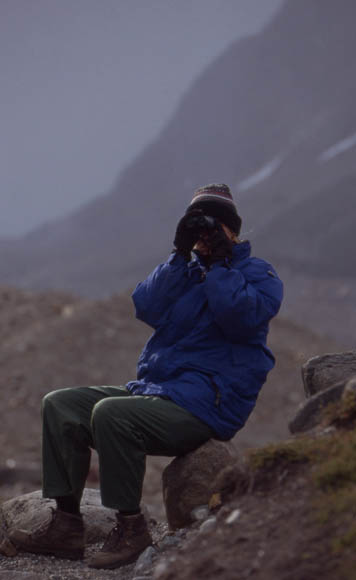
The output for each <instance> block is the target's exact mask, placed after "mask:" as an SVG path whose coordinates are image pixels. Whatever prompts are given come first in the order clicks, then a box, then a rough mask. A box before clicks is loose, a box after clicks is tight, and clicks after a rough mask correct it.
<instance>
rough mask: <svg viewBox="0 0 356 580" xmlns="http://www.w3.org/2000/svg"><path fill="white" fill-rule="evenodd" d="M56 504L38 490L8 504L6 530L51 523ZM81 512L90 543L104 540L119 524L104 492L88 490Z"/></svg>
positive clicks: (3, 515) (2, 513) (3, 513)
mask: <svg viewBox="0 0 356 580" xmlns="http://www.w3.org/2000/svg"><path fill="white" fill-rule="evenodd" d="M51 507H55V501H54V500H50V499H44V498H42V492H41V491H34V492H32V493H27V494H25V495H21V496H19V497H15V498H13V499H10V500H8V501H6V502H4V503H3V504H2V505H1V508H0V519H1V522H2V525H3V528H5V529H6V530H7V533H9V532H10V531H11V530H13V529H18V528H22V529H24V530H32V529H33V528H34V527H37V526H38V525H39V524H40V523H41V522H42V521H44V520H47V519H48V517H49V512H50V509H51ZM81 510H82V513H83V517H84V521H85V525H86V528H87V544H93V543H95V542H99V541H101V540H103V539H104V538H105V537H106V535H107V534H108V533H109V531H110V530H111V529H112V527H113V526H114V525H115V524H116V517H115V511H114V510H111V509H108V508H105V507H103V506H102V505H101V500H100V492H99V491H98V490H96V489H85V491H84V495H83V500H82V505H81Z"/></svg>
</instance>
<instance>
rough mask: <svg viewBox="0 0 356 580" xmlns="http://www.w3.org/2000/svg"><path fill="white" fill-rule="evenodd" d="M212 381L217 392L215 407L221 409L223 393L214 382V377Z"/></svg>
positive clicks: (211, 378)
mask: <svg viewBox="0 0 356 580" xmlns="http://www.w3.org/2000/svg"><path fill="white" fill-rule="evenodd" d="M210 380H211V384H212V385H213V388H214V391H215V402H214V405H215V407H220V401H221V393H220V390H219V387H218V386H217V384H216V382H215V381H214V379H213V377H212V376H211V377H210Z"/></svg>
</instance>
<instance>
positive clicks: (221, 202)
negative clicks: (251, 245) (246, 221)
mask: <svg viewBox="0 0 356 580" xmlns="http://www.w3.org/2000/svg"><path fill="white" fill-rule="evenodd" d="M192 209H201V210H203V212H204V213H205V215H209V216H211V217H214V218H216V219H218V220H219V221H220V222H222V223H223V224H225V225H226V226H227V227H228V228H230V230H232V231H233V232H235V233H236V235H239V233H240V230H241V218H240V216H239V214H238V213H237V209H236V206H235V203H234V200H233V198H232V195H231V191H230V188H229V187H228V186H227V185H225V183H211V184H209V185H204V186H203V187H199V189H197V190H196V191H195V192H194V195H193V199H192V201H191V202H190V204H189V206H188V209H187V212H189V211H191V210H192Z"/></svg>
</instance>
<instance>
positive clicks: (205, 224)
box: [186, 215, 216, 230]
mask: <svg viewBox="0 0 356 580" xmlns="http://www.w3.org/2000/svg"><path fill="white" fill-rule="evenodd" d="M186 227H187V228H189V229H190V230H193V229H194V230H213V229H214V228H216V220H215V218H213V217H211V216H209V215H192V216H191V217H190V218H189V219H187V221H186Z"/></svg>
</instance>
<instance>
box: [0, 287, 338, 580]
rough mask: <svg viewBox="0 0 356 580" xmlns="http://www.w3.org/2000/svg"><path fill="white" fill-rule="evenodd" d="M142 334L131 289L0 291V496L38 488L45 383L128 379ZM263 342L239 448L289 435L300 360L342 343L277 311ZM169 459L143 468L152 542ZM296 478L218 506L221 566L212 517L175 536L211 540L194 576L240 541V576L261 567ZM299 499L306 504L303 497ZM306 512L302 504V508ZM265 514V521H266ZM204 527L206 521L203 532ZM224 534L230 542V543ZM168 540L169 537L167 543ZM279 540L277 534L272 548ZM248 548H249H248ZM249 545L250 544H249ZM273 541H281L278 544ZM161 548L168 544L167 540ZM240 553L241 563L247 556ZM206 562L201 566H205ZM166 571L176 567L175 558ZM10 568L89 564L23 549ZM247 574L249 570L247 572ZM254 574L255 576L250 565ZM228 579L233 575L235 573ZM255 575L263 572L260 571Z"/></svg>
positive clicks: (77, 573)
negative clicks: (104, 295) (261, 375)
mask: <svg viewBox="0 0 356 580" xmlns="http://www.w3.org/2000/svg"><path fill="white" fill-rule="evenodd" d="M149 333H150V330H149V329H148V328H146V327H145V326H144V325H143V324H142V323H140V322H138V321H136V320H135V319H134V314H133V309H132V305H131V300H130V297H129V295H123V296H114V297H112V298H111V299H108V300H105V301H90V300H83V299H78V298H76V297H73V296H71V295H67V294H63V293H55V292H51V293H42V294H34V293H30V292H24V291H19V290H15V289H11V288H2V289H1V291H0V339H1V349H0V369H1V372H0V404H1V407H2V420H1V425H0V449H1V457H0V497H1V498H2V499H3V500H4V499H7V498H10V497H14V496H16V495H19V494H21V493H24V492H28V491H32V490H35V489H38V488H39V487H40V481H41V473H40V429H41V427H40V401H41V398H42V396H43V395H44V394H45V393H46V392H48V391H50V390H52V389H55V388H61V387H64V386H72V385H89V384H123V383H125V382H127V381H128V380H130V379H131V378H132V377H133V376H135V365H136V360H137V356H138V353H139V351H140V349H141V348H142V346H143V344H144V342H145V341H146V340H147V338H148V336H149ZM270 346H271V348H272V350H273V351H274V353H275V354H276V357H277V365H276V368H275V369H274V370H273V372H272V373H271V374H270V377H269V380H268V382H267V384H266V385H265V386H264V388H263V390H262V393H261V395H260V398H259V401H258V404H257V406H256V409H255V411H254V413H253V415H252V416H251V417H250V420H249V422H248V424H247V426H246V427H245V428H244V429H243V430H242V431H241V432H240V433H238V434H237V436H236V437H235V439H234V445H236V447H237V448H238V449H240V450H248V449H251V448H255V447H259V446H261V445H265V444H267V443H271V442H277V441H282V440H283V439H285V438H286V437H288V420H290V419H291V418H292V417H293V415H294V414H295V411H296V407H297V406H298V404H299V403H300V402H301V401H302V400H303V399H304V393H303V387H302V381H301V378H300V366H301V364H302V363H303V362H304V361H305V360H306V359H308V358H310V357H311V356H313V355H316V354H321V353H324V352H333V351H337V350H341V348H342V346H343V345H337V344H335V343H334V342H333V341H331V340H330V339H327V338H321V337H318V336H316V335H313V334H312V333H310V332H308V331H306V330H304V329H303V327H302V326H300V327H298V326H296V325H294V324H291V323H289V322H288V321H286V320H283V319H277V320H276V321H275V322H274V323H273V325H272V331H271V336H270ZM169 461H170V460H169V459H165V458H150V460H149V461H148V466H147V473H146V480H145V490H144V501H145V503H146V504H147V506H148V509H149V511H150V514H151V516H152V518H153V519H155V520H156V521H158V522H159V525H158V526H156V532H155V533H156V537H157V542H160V541H162V539H163V536H164V534H165V533H166V531H167V530H166V528H165V527H164V521H165V513H164V509H163V505H162V500H161V472H162V468H163V467H164V466H165V465H166V464H167V463H168V462H169ZM303 477H304V476H303V470H302V471H301V473H299V475H298V477H297V478H293V479H290V480H289V479H288V481H289V482H290V483H289V484H288V486H286V487H284V491H283V494H285V496H284V495H281V494H280V491H278V489H276V490H275V492H273V493H274V495H273V494H271V495H270V496H269V497H268V501H266V499H263V497H264V496H263V494H262V495H261V497H260V498H259V495H258V494H257V496H254V499H253V500H252V499H251V498H250V497H249V496H248V497H247V498H244V500H243V505H242V504H241V503H240V500H239V501H237V502H236V503H235V504H234V503H232V504H231V506H228V507H226V510H227V511H225V512H224V509H225V507H224V508H223V509H222V510H221V511H220V512H219V514H218V515H217V520H216V521H215V523H214V525H215V524H216V525H217V526H218V528H217V529H219V530H220V529H221V530H222V531H219V532H217V531H216V533H219V534H220V535H222V537H223V538H224V542H225V543H226V551H224V554H222V556H221V558H220V560H219V561H220V564H219V563H218V564H214V565H213V566H212V565H211V564H209V561H208V560H206V558H208V555H209V553H211V550H213V547H212V546H211V545H210V544H211V543H212V542H211V541H210V540H211V538H213V536H214V534H215V531H214V534H213V530H214V526H213V524H207V527H206V528H205V531H202V530H200V525H201V522H200V523H199V522H197V524H196V525H195V527H194V526H193V529H192V530H190V531H188V530H187V531H186V534H187V535H188V536H189V537H190V539H189V541H188V540H184V541H183V540H182V538H178V540H179V545H180V546H183V544H184V545H185V544H187V545H188V546H190V547H189V548H187V549H188V551H189V550H190V551H191V552H192V553H194V550H195V548H194V546H196V545H197V544H200V543H202V545H205V543H206V542H207V545H209V550H207V551H206V550H205V549H204V554H202V555H201V566H202V568H201V570H200V571H199V570H198V571H195V572H194V574H195V576H194V574H193V572H192V576H191V577H192V578H193V577H205V576H206V577H210V576H209V574H212V573H213V571H214V570H215V576H214V577H216V574H217V573H218V571H219V570H220V572H219V573H222V571H224V575H223V576H221V577H224V578H229V577H230V576H229V574H230V572H228V568H229V567H227V568H226V567H225V563H227V562H228V561H230V560H229V559H231V562H232V560H233V558H236V550H237V549H239V547H240V546H241V553H243V554H248V559H249V562H250V564H251V565H250V566H249V567H248V566H247V564H246V567H245V568H244V571H241V572H239V574H240V576H239V577H241V578H243V577H248V574H247V570H250V569H251V570H252V568H253V565H252V563H251V562H255V561H256V562H257V561H258V562H259V564H258V566H260V564H261V563H262V562H263V561H266V560H268V561H270V557H269V555H267V552H266V550H265V549H264V547H263V546H264V542H265V541H266V538H268V540H270V539H271V538H270V535H271V528H273V529H275V530H276V532H275V533H276V534H277V535H278V534H280V541H282V538H283V535H286V529H285V528H284V527H280V525H279V522H281V521H284V520H285V521H286V522H288V521H289V516H288V514H289V515H290V517H291V520H290V521H291V525H293V517H294V516H293V509H294V508H293V506H294V504H295V503H296V502H301V501H304V500H305V501H306V499H305V498H306V496H307V495H308V491H306V490H305V487H303V483H302V480H303ZM97 479H98V478H97V467H96V460H95V457H94V460H93V466H92V470H91V474H90V480H89V482H88V484H89V486H90V487H95V486H97ZM298 481H299V484H298ZM293 486H294V487H293ZM298 486H299V487H298ZM261 493H262V492H261ZM296 498H298V499H297V500H296ZM246 501H247V502H248V503H246ZM251 502H253V504H252V503H251ZM305 505H306V506H307V503H305ZM236 509H238V510H240V512H241V513H240V514H239V516H238V517H237V518H236V521H237V520H239V521H240V522H243V521H244V518H246V526H247V528H248V526H250V528H249V530H248V529H247V528H246V533H245V532H244V533H242V532H241V529H242V528H241V529H240V524H239V530H240V531H239V532H238V533H239V534H240V532H241V533H242V536H244V534H245V535H246V534H247V536H248V537H249V538H250V539H249V540H248V541H246V540H245V539H244V538H243V537H242V536H241V539H239V537H238V534H237V536H236V537H235V532H234V534H232V535H231V533H232V530H235V529H237V528H236V526H235V524H234V525H233V523H231V524H229V523H226V519H227V518H228V516H229V515H231V512H234V510H236ZM306 511H308V510H307V508H306ZM249 513H251V518H250V517H248V515H247V514H249ZM296 514H297V512H296ZM214 517H215V516H214ZM299 517H303V516H302V515H301V514H299V516H297V515H295V519H296V520H297V519H298V518H299ZM258 518H259V519H258ZM247 519H248V520H249V521H250V524H248V522H247ZM234 521H235V520H234ZM258 521H261V523H260V524H259V525H257V522H258ZM267 522H270V524H268V525H267ZM255 524H256V525H255ZM152 525H153V524H152ZM209 525H210V526H212V527H211V529H210V531H209V533H207V530H208V529H209ZM293 527H294V526H293ZM295 527H296V528H297V527H298V526H295ZM224 530H225V531H224ZM283 530H284V531H283ZM277 532H278V533H277ZM266 534H267V535H266ZM287 535H288V534H287ZM230 536H231V547H229V537H230ZM272 536H273V534H272ZM194 538H196V539H194ZM233 538H235V539H234V540H233ZM263 538H265V540H264V539H263ZM174 541H175V540H172V544H173V543H174ZM194 542H195V543H194ZM248 542H250V543H248ZM277 544H278V538H277V537H276V546H277ZM251 546H254V548H253V549H252V548H251ZM257 546H258V549H257ZM255 548H256V549H257V551H256V552H253V550H255ZM182 549H183V551H182V552H179V558H178V556H177V555H174V554H173V553H172V558H173V562H174V558H178V559H177V562H178V564H177V570H176V571H175V572H174V574H175V575H174V576H170V574H171V572H169V573H168V572H167V570H166V569H165V568H164V565H166V564H167V562H169V557H168V556H167V555H165V559H164V562H163V563H162V566H161V569H160V568H159V566H158V568H157V570H156V572H155V574H156V576H157V578H158V577H159V576H160V575H161V576H162V578H165V577H166V576H167V578H171V577H172V578H173V577H174V578H179V575H178V574H179V572H178V568H179V566H180V565H179V562H181V561H182V562H183V561H184V562H185V561H187V562H188V560H187V554H186V552H184V547H183V548H182ZM281 549H284V547H283V545H282V544H281ZM169 550H173V548H171V547H170V548H169ZM271 551H272V548H271ZM277 552H278V550H277ZM258 554H259V555H258ZM265 554H266V555H265ZM252 556H253V557H252ZM275 557H277V554H276V555H275ZM291 557H292V555H291ZM181 558H183V559H182V560H181ZM256 558H257V560H256ZM213 560H214V562H215V561H216V560H217V559H216V557H215V556H214V558H213ZM239 561H241V566H243V562H246V558H245V559H241V560H240V559H239ZM203 562H205V563H204V564H203ZM163 564H164V565H163ZM157 565H158V564H157ZM170 565H173V564H172V563H171V564H170ZM226 565H227V564H226ZM236 565H237V563H236ZM187 566H188V564H187ZM251 566H252V568H251ZM256 566H257V564H256ZM219 567H220V568H219ZM206 568H207V569H208V572H204V571H203V569H204V570H205V569H206ZM225 568H226V569H225ZM173 569H174V570H175V568H174V566H173V568H172V570H173ZM184 569H185V568H184ZM258 569H259V568H258ZM11 570H12V571H13V572H16V574H17V576H16V577H17V578H19V580H20V578H21V576H20V575H19V574H20V573H22V574H23V573H25V572H28V573H29V572H32V573H35V574H36V573H37V574H39V572H40V570H42V572H43V573H44V576H43V577H44V578H52V580H56V579H57V578H58V579H62V578H68V579H70V578H92V577H94V576H90V572H88V571H87V572H84V570H85V564H83V563H75V564H73V563H65V561H54V560H53V559H49V558H42V557H32V556H29V555H21V556H18V557H16V558H13V559H4V558H1V559H0V578H1V577H9V578H10V577H11V576H1V574H2V572H4V573H5V571H6V573H7V574H9V573H10V571H11ZM160 570H161V571H160ZM136 572H137V573H138V572H139V571H136ZM136 572H135V568H134V566H131V567H130V569H127V570H126V569H125V570H123V571H121V572H105V573H103V574H104V576H100V575H98V573H97V572H96V576H95V578H99V577H110V576H112V577H117V578H121V577H122V578H128V579H129V578H132V577H134V575H135V574H136V576H137V573H136ZM85 574H87V575H85ZM88 574H89V575H88ZM189 574H190V572H189ZM204 574H205V576H204ZM243 574H245V576H244V575H243ZM249 574H250V575H252V572H251V573H249ZM253 574H254V577H255V575H256V574H255V572H253ZM42 575H43V574H42ZM14 577H15V576H14ZM25 577H26V578H29V577H28V576H24V578H25ZM37 577H39V576H37ZM182 577H183V576H182ZM211 577H213V576H212V575H211ZM232 577H234V578H237V576H236V575H235V576H231V578H232ZM256 577H258V576H256ZM260 577H261V578H262V577H263V578H264V579H265V578H269V577H268V576H260ZM274 577H278V578H279V577H280V578H284V577H286V578H287V576H278V575H277V576H274ZM290 578H291V579H292V578H293V580H294V578H297V577H296V576H290Z"/></svg>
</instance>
